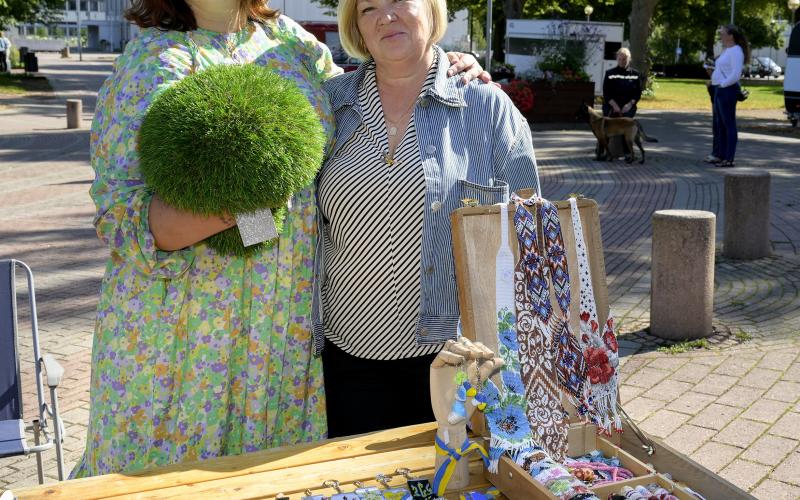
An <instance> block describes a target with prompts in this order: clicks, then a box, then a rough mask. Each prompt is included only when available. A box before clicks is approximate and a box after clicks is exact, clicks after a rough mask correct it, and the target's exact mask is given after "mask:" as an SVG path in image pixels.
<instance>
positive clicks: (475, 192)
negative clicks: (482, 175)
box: [458, 179, 509, 205]
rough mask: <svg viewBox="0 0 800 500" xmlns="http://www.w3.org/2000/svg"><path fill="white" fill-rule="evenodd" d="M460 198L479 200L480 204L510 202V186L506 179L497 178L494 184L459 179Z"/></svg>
mask: <svg viewBox="0 0 800 500" xmlns="http://www.w3.org/2000/svg"><path fill="white" fill-rule="evenodd" d="M458 187H459V199H460V200H465V199H471V200H477V202H478V204H479V205H494V204H496V203H508V200H509V187H508V183H506V182H505V181H500V180H496V181H495V182H494V185H493V186H484V185H482V184H477V183H475V182H470V181H468V180H466V179H459V180H458Z"/></svg>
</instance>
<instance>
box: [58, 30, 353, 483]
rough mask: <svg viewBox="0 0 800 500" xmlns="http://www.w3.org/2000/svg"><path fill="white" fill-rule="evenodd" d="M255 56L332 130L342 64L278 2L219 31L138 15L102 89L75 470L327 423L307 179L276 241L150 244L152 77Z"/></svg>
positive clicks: (264, 440)
mask: <svg viewBox="0 0 800 500" xmlns="http://www.w3.org/2000/svg"><path fill="white" fill-rule="evenodd" d="M246 63H254V64H261V65H263V66H266V67H267V68H270V69H272V70H274V71H276V72H277V73H279V74H281V75H282V76H284V77H285V78H289V79H291V80H293V81H295V82H296V83H297V84H298V86H299V87H300V89H301V90H302V91H303V92H304V93H305V95H306V96H307V97H308V99H309V101H310V102H311V104H312V105H313V106H314V107H315V108H316V109H317V111H318V113H319V115H320V118H321V120H322V123H323V125H324V126H325V129H326V132H327V133H328V137H329V138H330V137H332V132H333V116H332V112H331V109H330V104H329V102H328V99H327V97H326V96H325V94H324V93H323V92H322V90H321V84H322V82H323V81H324V80H326V79H327V78H329V77H331V76H333V75H335V74H336V73H337V72H339V71H340V70H339V69H338V68H337V67H336V66H335V65H334V64H333V62H332V60H331V57H330V53H329V52H328V49H327V48H326V47H325V46H324V45H322V44H320V43H318V42H317V41H316V39H315V38H314V37H313V36H312V35H310V34H309V33H307V32H306V31H304V30H303V29H302V28H300V27H299V26H298V25H297V24H296V23H294V22H293V21H291V20H289V19H288V18H285V17H281V18H279V19H276V20H274V21H272V22H268V23H265V24H263V25H262V24H250V25H249V26H248V27H246V28H244V29H243V30H242V31H240V32H238V33H232V34H219V33H214V32H211V31H205V30H202V29H198V30H196V31H193V32H188V33H185V32H177V31H167V32H164V31H159V30H156V29H145V30H143V31H142V32H140V33H139V35H138V36H137V37H136V38H135V39H133V40H131V42H130V43H129V44H128V45H127V47H126V49H125V53H124V54H122V55H121V56H120V57H119V58H118V59H117V62H116V64H115V67H114V71H113V73H112V74H111V76H110V77H109V78H108V79H107V80H106V82H105V84H104V85H103V87H102V88H101V90H100V93H99V95H98V104H97V112H96V115H95V119H94V122H93V124H92V131H91V152H92V155H91V156H92V166H93V168H94V170H95V172H96V177H95V181H94V184H93V185H92V188H91V195H92V198H93V199H94V202H95V204H96V206H97V217H96V219H95V225H96V227H97V233H98V235H99V236H100V238H101V239H102V240H103V241H104V242H105V243H107V244H108V246H109V247H110V250H111V257H110V259H109V261H108V264H107V266H106V272H105V277H104V279H103V282H102V289H101V296H100V302H99V306H98V313H97V323H96V328H95V335H94V346H93V353H92V378H91V414H90V421H89V430H88V436H87V442H86V451H85V453H84V455H83V457H82V458H81V460H80V462H79V463H78V465H77V466H76V468H75V469H74V470H73V472H72V477H85V476H91V475H97V474H106V473H110V472H121V471H126V472H130V471H134V470H139V469H143V468H148V467H154V466H158V465H164V464H169V463H176V462H182V461H188V460H200V459H206V458H211V457H216V456H221V455H232V454H240V453H244V452H248V451H254V450H259V449H264V448H269V447H274V446H281V445H288V444H294V443H300V442H308V441H313V440H317V439H320V438H322V437H324V436H325V433H326V419H325V397H324V390H323V381H322V365H321V362H320V360H319V359H318V358H314V357H313V356H312V354H311V295H312V271H313V270H312V267H313V258H314V249H315V242H316V228H315V204H314V192H313V187H309V188H307V189H305V190H303V191H302V192H299V193H296V194H295V196H294V199H293V202H292V208H291V211H290V213H289V214H288V216H287V219H286V223H285V226H284V230H283V233H282V234H281V235H280V241H279V244H278V245H275V246H274V248H272V249H266V250H264V251H263V252H261V253H259V254H257V255H255V256H252V257H249V258H242V257H232V256H226V255H220V254H217V253H216V252H215V251H213V250H212V249H210V248H209V247H208V246H207V245H205V244H204V243H202V242H200V243H198V244H196V245H193V246H191V247H188V248H185V249H183V250H179V251H175V252H163V251H160V250H158V249H157V248H156V246H155V244H154V240H153V236H152V234H151V232H150V229H149V225H148V207H149V203H150V200H151V197H152V193H151V192H150V191H149V190H148V189H147V188H145V186H144V185H143V183H142V180H141V175H140V170H139V166H138V155H137V149H136V144H137V133H138V130H139V127H140V125H141V122H142V118H143V116H144V113H145V112H146V110H147V108H148V106H149V105H150V103H151V102H152V100H153V98H154V97H155V96H156V95H158V93H159V92H161V91H163V90H164V89H165V88H168V87H169V86H170V85H172V84H174V83H175V82H177V81H178V80H180V79H181V78H183V77H185V76H187V75H189V74H190V73H192V72H193V71H198V70H202V69H203V68H207V67H209V66H213V65H217V64H246Z"/></svg>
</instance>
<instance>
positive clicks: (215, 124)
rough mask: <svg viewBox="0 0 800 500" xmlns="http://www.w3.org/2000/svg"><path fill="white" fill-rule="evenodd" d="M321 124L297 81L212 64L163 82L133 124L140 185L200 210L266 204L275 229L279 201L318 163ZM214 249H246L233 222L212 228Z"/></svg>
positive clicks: (230, 210) (306, 180)
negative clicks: (138, 124) (139, 123)
mask: <svg viewBox="0 0 800 500" xmlns="http://www.w3.org/2000/svg"><path fill="white" fill-rule="evenodd" d="M324 146H325V132H324V130H323V128H322V125H321V124H320V121H319V117H318V116H317V113H316V112H315V111H314V108H313V107H312V106H311V104H310V103H309V102H308V99H306V97H305V95H303V93H302V92H301V91H300V89H299V88H297V86H296V85H295V84H294V83H292V82H289V81H288V80H285V79H283V78H281V77H280V76H278V75H276V74H275V73H272V72H271V71H269V70H268V69H266V68H264V67H261V66H257V65H254V64H249V65H243V66H239V65H222V66H215V67H213V68H210V69H207V70H205V71H202V72H200V73H197V74H193V75H191V76H188V77H186V78H184V79H183V80H181V81H180V82H178V83H177V84H175V85H174V86H172V87H170V88H169V89H167V90H165V91H164V92H163V93H162V94H161V95H159V96H158V97H157V98H156V99H155V100H154V101H153V104H152V105H151V106H150V109H149V110H148V111H147V114H146V115H145V118H144V121H143V122H142V127H141V130H140V133H139V153H140V164H141V169H142V175H143V177H144V181H145V184H146V185H147V186H148V187H149V188H151V189H152V190H153V191H154V192H155V193H157V194H158V195H159V196H160V197H161V198H162V199H163V200H164V201H165V202H166V203H167V204H169V205H171V206H173V207H175V208H178V209H181V210H186V211H189V212H192V213H195V214H199V215H206V216H211V215H222V214H239V213H244V212H251V211H254V210H257V209H261V208H270V209H272V212H273V216H274V218H275V225H276V228H277V230H278V233H279V234H280V232H281V229H282V225H283V224H282V223H283V220H284V218H285V216H286V203H287V202H288V201H289V199H290V198H291V196H292V194H293V193H295V192H297V191H299V190H301V189H303V188H305V187H307V186H308V185H309V184H310V183H311V182H312V181H313V180H314V176H315V175H316V173H317V170H319V168H320V166H321V164H322V157H323V150H324ZM207 242H208V244H209V245H210V246H211V247H212V248H214V249H216V250H217V251H219V252H221V253H226V254H235V255H248V254H252V253H254V252H255V251H257V250H259V249H260V248H262V247H263V246H264V245H267V244H270V243H271V242H265V243H260V244H258V245H253V246H251V247H244V246H243V245H242V240H241V237H240V235H239V230H238V229H237V228H236V227H232V228H230V229H228V230H226V231H223V232H221V233H218V234H216V235H214V236H211V237H210V238H208V240H207Z"/></svg>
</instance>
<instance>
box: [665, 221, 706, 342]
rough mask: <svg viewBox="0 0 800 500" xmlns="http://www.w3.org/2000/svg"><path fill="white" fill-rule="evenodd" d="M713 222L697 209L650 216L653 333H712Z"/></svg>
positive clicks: (672, 335) (672, 336)
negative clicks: (651, 234)
mask: <svg viewBox="0 0 800 500" xmlns="http://www.w3.org/2000/svg"><path fill="white" fill-rule="evenodd" d="M716 221H717V217H716V215H714V214H713V213H711V212H703V211H700V210H659V211H657V212H655V213H654V214H653V251H652V258H653V262H652V279H651V284H650V334H651V335H654V336H656V337H660V338H662V339H670V340H683V339H696V338H702V337H710V336H711V335H712V334H713V332H712V329H711V318H712V316H713V309H714V238H715V231H716Z"/></svg>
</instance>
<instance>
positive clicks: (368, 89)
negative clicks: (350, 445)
mask: <svg viewBox="0 0 800 500" xmlns="http://www.w3.org/2000/svg"><path fill="white" fill-rule="evenodd" d="M446 28H447V7H446V2H445V0H341V1H340V2H339V33H340V36H341V40H342V45H343V46H344V48H345V50H347V52H348V53H350V54H351V55H353V56H356V57H359V58H361V59H363V60H365V61H366V62H364V63H363V64H362V65H361V66H360V67H359V68H358V70H356V71H354V72H352V73H347V74H345V75H341V76H339V77H336V78H333V79H331V80H329V81H328V82H327V83H326V85H325V89H326V91H327V92H328V94H329V96H330V99H331V103H332V106H333V110H334V113H335V119H336V138H335V143H334V146H333V147H332V149H331V150H330V151H329V157H328V159H327V160H326V162H325V165H324V166H323V169H322V171H321V173H320V176H319V178H318V190H317V201H318V204H319V209H320V210H319V211H318V212H319V218H320V221H319V231H320V238H319V245H320V246H321V248H320V249H319V250H318V252H317V263H316V275H317V279H316V280H315V288H316V289H315V295H314V297H315V303H314V317H313V320H314V330H315V339H314V340H315V347H316V350H317V352H319V351H322V359H323V367H324V375H325V390H326V394H327V401H328V425H329V436H330V437H336V436H342V435H349V434H356V433H360V432H367V431H371V430H376V429H382V428H389V427H395V426H399V425H407V424H411V423H417V422H424V421H432V420H433V414H432V411H431V407H430V397H429V391H430V390H429V385H428V384H429V382H428V367H429V365H430V362H431V360H432V359H433V357H434V356H435V355H436V353H437V352H438V351H439V349H440V348H441V346H442V343H443V342H444V341H445V340H447V339H451V338H455V336H456V330H457V325H458V318H459V311H458V300H457V292H456V283H455V271H454V267H453V257H452V250H451V237H450V212H452V211H453V210H455V209H456V208H458V207H459V206H460V205H461V199H463V198H474V199H478V200H479V201H480V203H482V204H492V203H498V202H501V201H507V200H508V197H509V193H510V192H511V191H515V190H518V189H520V188H534V189H535V190H536V191H537V192H539V180H538V175H537V171H536V161H535V158H534V152H533V144H532V141H531V134H530V128H529V126H528V123H527V121H526V120H525V119H524V118H523V117H522V116H521V115H520V113H519V112H518V111H517V110H516V108H515V107H514V105H513V104H512V103H511V100H510V99H509V98H508V97H507V96H506V95H505V94H504V93H503V91H502V90H500V89H499V88H497V87H496V86H494V85H485V84H479V83H475V82H473V83H469V84H466V85H465V84H464V83H463V82H462V81H461V79H460V78H459V77H457V76H453V77H450V76H448V72H447V64H446V62H447V59H446V58H445V54H444V52H443V51H442V49H440V48H439V47H437V46H436V45H434V44H435V43H436V42H437V41H438V40H440V39H441V38H442V36H443V35H444V32H445V30H446ZM323 347H324V349H323Z"/></svg>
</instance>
